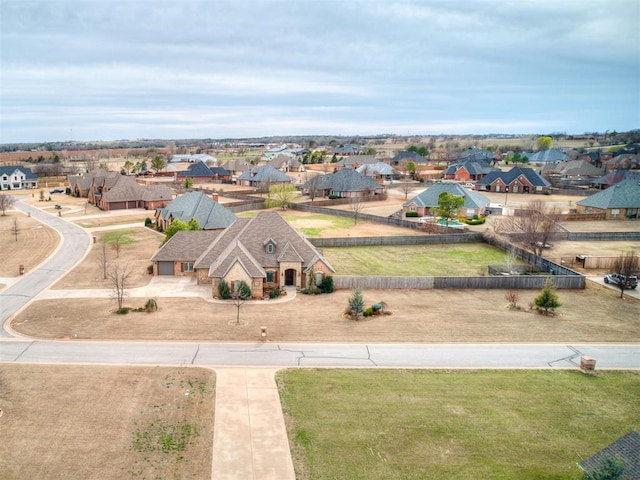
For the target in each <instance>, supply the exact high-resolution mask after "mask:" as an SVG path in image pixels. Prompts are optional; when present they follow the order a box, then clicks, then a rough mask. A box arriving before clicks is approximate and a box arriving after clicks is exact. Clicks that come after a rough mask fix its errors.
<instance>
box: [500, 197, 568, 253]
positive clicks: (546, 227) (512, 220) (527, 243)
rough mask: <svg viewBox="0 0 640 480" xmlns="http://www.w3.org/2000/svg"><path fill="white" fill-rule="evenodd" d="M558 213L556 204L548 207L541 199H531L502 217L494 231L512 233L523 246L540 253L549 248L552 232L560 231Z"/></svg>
mask: <svg viewBox="0 0 640 480" xmlns="http://www.w3.org/2000/svg"><path fill="white" fill-rule="evenodd" d="M560 213H561V212H560V209H559V208H558V207H557V206H551V207H549V206H547V205H546V204H545V203H544V202H543V201H541V200H533V201H532V202H529V203H528V204H527V206H526V208H524V209H522V210H516V211H515V214H514V215H511V216H506V217H502V218H501V219H500V222H499V225H498V226H497V227H496V231H497V232H498V233H501V234H504V233H506V234H513V235H514V236H515V237H516V238H517V240H518V241H519V242H520V243H521V244H522V245H523V246H524V247H525V248H528V249H530V250H531V251H532V252H533V253H535V254H536V255H542V251H543V250H544V249H545V248H549V246H550V243H549V242H550V240H551V238H552V237H553V234H554V233H556V232H561V231H562V227H560V225H559V224H558V220H559V218H560Z"/></svg>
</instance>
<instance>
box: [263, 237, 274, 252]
mask: <svg viewBox="0 0 640 480" xmlns="http://www.w3.org/2000/svg"><path fill="white" fill-rule="evenodd" d="M264 251H265V252H266V253H275V252H276V242H275V240H274V239H273V238H267V239H266V240H265V241H264Z"/></svg>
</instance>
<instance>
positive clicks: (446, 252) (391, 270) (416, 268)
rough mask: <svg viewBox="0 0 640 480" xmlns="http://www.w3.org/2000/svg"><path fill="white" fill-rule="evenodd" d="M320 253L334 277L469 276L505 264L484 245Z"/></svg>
mask: <svg viewBox="0 0 640 480" xmlns="http://www.w3.org/2000/svg"><path fill="white" fill-rule="evenodd" d="M322 251H323V254H324V256H325V257H326V259H327V260H329V263H331V265H332V266H333V268H335V269H336V270H337V271H336V275H369V276H374V275H389V276H427V277H433V276H469V275H478V274H480V272H485V273H486V268H487V265H502V264H504V263H505V261H506V254H505V253H504V252H503V251H502V250H500V249H498V248H495V247H492V246H490V245H486V244H483V243H460V244H447V245H444V244H437V245H406V246H401V245H392V246H374V247H340V248H338V247H335V248H334V247H325V248H323V249H322ZM517 263H522V262H520V261H518V262H517Z"/></svg>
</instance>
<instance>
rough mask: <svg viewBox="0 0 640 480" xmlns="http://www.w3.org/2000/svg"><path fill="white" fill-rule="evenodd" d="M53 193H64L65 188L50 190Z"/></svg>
mask: <svg viewBox="0 0 640 480" xmlns="http://www.w3.org/2000/svg"><path fill="white" fill-rule="evenodd" d="M49 193H50V194H51V195H53V194H54V193H64V190H63V189H61V188H54V189H53V190H51V191H50V192H49Z"/></svg>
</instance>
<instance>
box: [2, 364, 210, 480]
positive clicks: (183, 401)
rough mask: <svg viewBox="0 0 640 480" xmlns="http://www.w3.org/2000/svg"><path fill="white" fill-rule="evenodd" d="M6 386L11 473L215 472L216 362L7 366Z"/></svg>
mask: <svg viewBox="0 0 640 480" xmlns="http://www.w3.org/2000/svg"><path fill="white" fill-rule="evenodd" d="M0 387H1V388H0V393H1V395H0V408H2V411H3V412H4V415H3V416H2V417H1V418H0V429H1V430H2V440H3V441H2V445H1V446H0V463H1V464H2V478H4V479H6V480H14V479H15V480H18V479H24V478H47V479H51V480H55V479H68V478H96V475H98V476H99V477H100V478H101V479H123V478H196V479H200V478H209V476H210V472H211V458H212V448H213V445H212V443H213V440H212V439H213V413H214V412H213V410H214V398H215V375H214V373H213V372H212V371H210V370H206V369H201V368H161V367H105V366H91V367H89V366H60V365H19V364H11V365H8V364H4V365H0ZM187 391H188V395H187ZM43 392H46V395H43Z"/></svg>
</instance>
